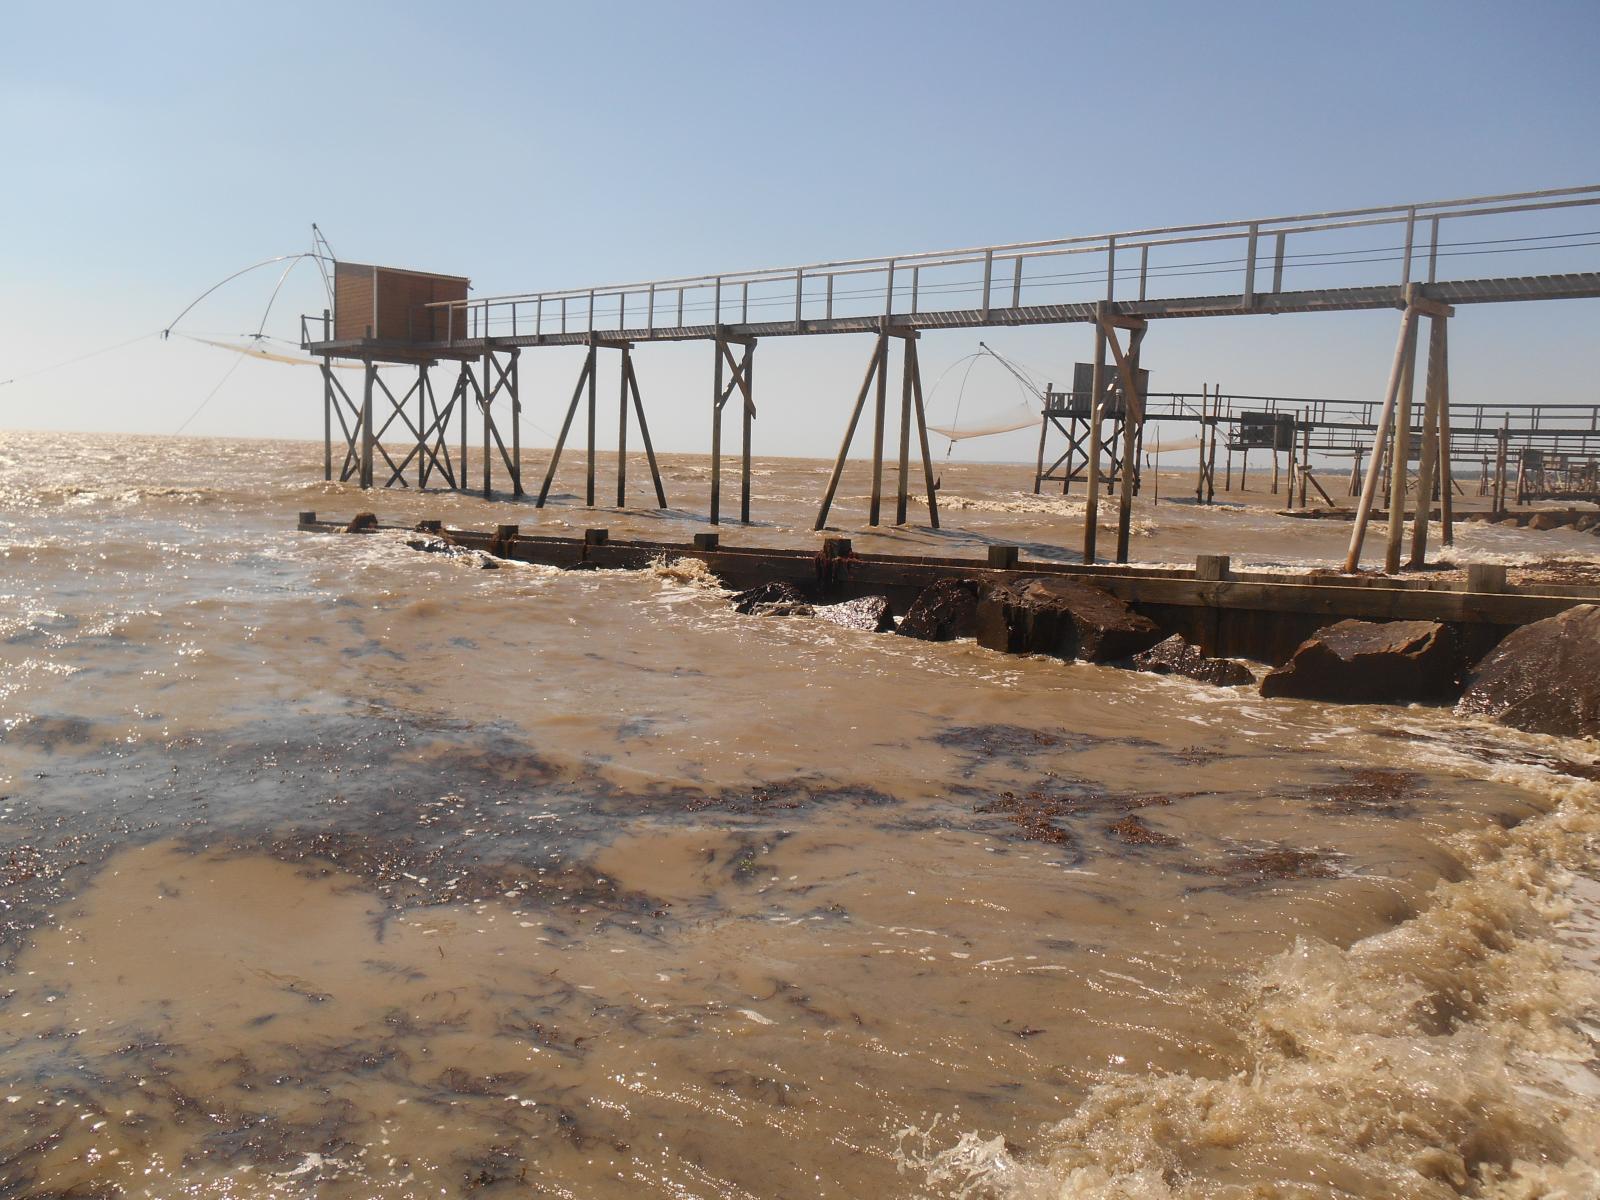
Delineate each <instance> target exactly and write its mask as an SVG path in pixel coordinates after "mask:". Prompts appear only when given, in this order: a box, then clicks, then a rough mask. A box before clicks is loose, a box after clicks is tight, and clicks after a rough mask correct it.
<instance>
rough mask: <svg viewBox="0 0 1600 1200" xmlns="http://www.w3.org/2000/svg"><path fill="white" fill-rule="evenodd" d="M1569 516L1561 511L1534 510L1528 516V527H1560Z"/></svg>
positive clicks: (1565, 522)
mask: <svg viewBox="0 0 1600 1200" xmlns="http://www.w3.org/2000/svg"><path fill="white" fill-rule="evenodd" d="M1570 520H1571V517H1570V515H1569V514H1567V513H1563V512H1536V513H1534V514H1533V516H1531V517H1529V518H1528V528H1529V529H1560V528H1561V526H1563V525H1565V524H1567V523H1568V522H1569V521H1570Z"/></svg>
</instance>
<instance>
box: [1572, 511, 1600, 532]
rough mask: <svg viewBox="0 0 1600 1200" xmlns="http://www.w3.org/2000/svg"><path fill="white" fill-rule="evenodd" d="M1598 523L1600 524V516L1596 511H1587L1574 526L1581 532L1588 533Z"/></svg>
mask: <svg viewBox="0 0 1600 1200" xmlns="http://www.w3.org/2000/svg"><path fill="white" fill-rule="evenodd" d="M1596 525H1600V516H1596V515H1595V514H1594V513H1585V514H1584V515H1583V516H1581V517H1579V518H1578V519H1577V520H1576V521H1574V522H1573V523H1572V527H1573V528H1574V529H1576V530H1577V531H1578V532H1579V533H1588V532H1589V531H1590V530H1591V529H1593V528H1594V527H1595V526H1596Z"/></svg>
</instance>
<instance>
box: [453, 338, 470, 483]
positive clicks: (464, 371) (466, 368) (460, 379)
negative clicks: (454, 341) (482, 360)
mask: <svg viewBox="0 0 1600 1200" xmlns="http://www.w3.org/2000/svg"><path fill="white" fill-rule="evenodd" d="M450 323H451V324H450V327H451V328H452V329H454V328H455V317H454V316H452V317H451V318H450ZM471 377H472V366H471V364H470V363H468V361H467V360H466V359H462V360H461V370H460V371H459V372H458V374H457V375H456V390H457V391H458V392H460V394H461V472H460V489H461V490H462V491H463V492H464V491H466V490H467V489H468V487H470V486H471V476H469V475H468V474H467V410H468V409H469V408H471V407H472V406H471V405H470V404H468V403H467V380H468V379H470V378H471Z"/></svg>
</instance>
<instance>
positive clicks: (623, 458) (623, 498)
mask: <svg viewBox="0 0 1600 1200" xmlns="http://www.w3.org/2000/svg"><path fill="white" fill-rule="evenodd" d="M631 358H632V351H630V350H629V349H628V347H626V346H624V347H623V348H622V366H621V368H620V369H619V370H618V372H617V507H618V508H626V507H627V506H628V401H629V400H631V399H632V397H631V396H630V395H629V394H628V368H629V366H630V359H631Z"/></svg>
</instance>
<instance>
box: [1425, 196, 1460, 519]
mask: <svg viewBox="0 0 1600 1200" xmlns="http://www.w3.org/2000/svg"><path fill="white" fill-rule="evenodd" d="M1433 224H1434V237H1436V238H1437V237H1438V225H1439V222H1438V221H1437V220H1435V221H1434V223H1433ZM1430 266H1431V264H1430ZM1436 320H1438V321H1439V323H1440V326H1441V327H1440V330H1439V540H1440V542H1441V543H1443V544H1444V545H1446V546H1453V545H1455V541H1456V506H1455V497H1454V495H1453V492H1454V490H1455V482H1456V472H1455V467H1454V466H1452V465H1451V460H1450V323H1449V322H1448V321H1446V320H1445V319H1444V318H1442V317H1441V318H1436Z"/></svg>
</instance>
